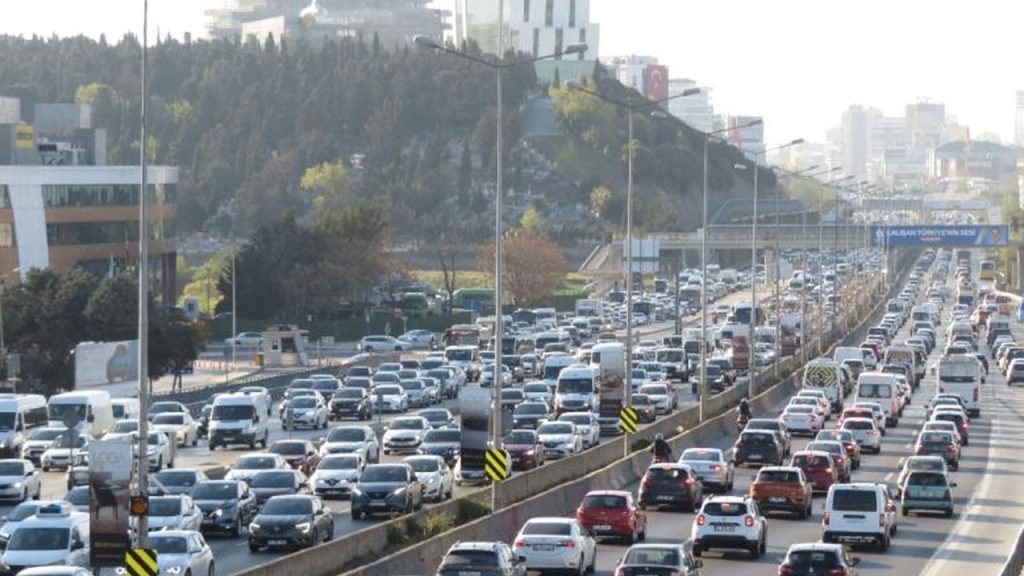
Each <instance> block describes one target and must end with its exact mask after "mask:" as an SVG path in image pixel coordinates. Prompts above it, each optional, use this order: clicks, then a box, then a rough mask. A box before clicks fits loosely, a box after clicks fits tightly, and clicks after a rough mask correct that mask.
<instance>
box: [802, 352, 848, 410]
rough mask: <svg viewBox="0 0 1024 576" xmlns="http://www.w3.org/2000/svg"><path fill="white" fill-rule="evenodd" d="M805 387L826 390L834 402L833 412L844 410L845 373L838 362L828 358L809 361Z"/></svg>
mask: <svg viewBox="0 0 1024 576" xmlns="http://www.w3.org/2000/svg"><path fill="white" fill-rule="evenodd" d="M803 387H804V388H806V389H808V390H821V391H822V392H824V393H825V397H826V398H828V401H829V402H831V403H832V412H834V413H839V412H841V411H842V410H843V396H844V395H845V394H844V393H843V392H844V390H843V374H842V370H841V368H840V366H839V363H838V362H836V361H834V360H829V359H828V358H818V359H817V360H811V361H810V362H808V363H807V366H805V367H804V379H803Z"/></svg>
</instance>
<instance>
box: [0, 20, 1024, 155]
mask: <svg viewBox="0 0 1024 576" xmlns="http://www.w3.org/2000/svg"><path fill="white" fill-rule="evenodd" d="M497 1H498V0H495V2H497ZM506 1H510V0H506ZM451 2H452V0H435V4H436V5H440V6H445V5H450V4H451ZM208 5H209V3H208V2H203V1H200V0H149V6H150V36H151V37H153V38H155V36H156V34H157V30H159V33H160V35H166V34H168V33H169V34H172V35H173V36H176V37H181V36H182V35H183V34H184V33H185V32H190V33H192V35H193V36H194V37H201V36H202V35H203V32H204V31H203V22H204V19H203V9H204V7H206V6H208ZM102 6H103V9H102V10H98V9H97V5H96V4H95V3H85V2H80V1H72V0H33V1H32V2H28V1H27V0H13V1H12V0H8V1H7V2H5V6H4V17H3V18H2V19H0V33H2V34H15V35H25V36H31V35H32V34H37V35H42V36H50V35H51V34H57V35H58V36H70V35H76V34H85V35H87V36H90V37H93V38H96V37H99V35H100V34H101V33H105V34H106V35H107V39H108V41H111V42H115V41H117V40H118V39H119V38H120V37H121V36H123V35H124V33H126V32H128V31H132V32H134V33H136V34H138V33H139V32H140V31H141V13H142V7H141V2H140V1H139V0H103V1H102ZM591 16H592V19H593V20H594V21H596V22H597V23H599V24H600V26H601V55H602V56H609V55H625V54H645V55H652V56H657V57H658V58H659V59H660V61H661V62H662V63H664V64H667V65H668V66H669V69H670V73H671V75H672V76H673V77H687V78H693V79H695V80H696V81H697V82H698V83H699V84H700V85H706V86H710V87H712V88H713V89H714V90H713V92H712V98H713V102H714V105H715V110H716V112H718V113H720V114H745V115H762V116H764V117H765V127H766V136H767V138H768V140H769V142H771V143H776V142H781V141H786V140H790V139H793V138H798V137H800V138H805V139H807V140H809V141H815V142H821V141H824V139H825V133H826V131H827V130H828V129H829V128H830V127H833V126H837V125H838V124H839V122H840V118H841V117H842V113H843V110H845V109H846V108H847V107H848V106H850V105H853V104H860V105H862V106H865V107H875V108H880V109H882V110H883V111H884V113H885V114H886V115H889V116H895V115H902V114H903V109H904V107H905V106H906V104H908V103H913V102H917V101H921V100H927V101H932V102H941V103H944V104H945V105H946V113H947V116H948V117H952V118H955V119H956V120H957V121H958V122H960V123H961V124H966V125H968V126H970V128H971V134H980V133H982V132H994V133H996V134H998V135H999V136H1000V138H1001V139H1002V140H1003V142H1011V141H1012V139H1013V124H1014V104H1015V92H1016V90H1018V89H1024V67H1021V66H1018V65H1016V63H1015V62H1014V60H1013V58H1014V57H1015V56H1017V55H1018V54H1019V53H1020V49H1019V45H1018V44H1017V40H1016V38H1017V35H1018V31H1017V28H1018V27H1019V25H1020V22H1024V3H1021V4H1017V3H1015V2H996V1H995V0H975V1H974V2H971V3H969V4H965V3H963V2H962V1H958V0H933V1H932V2H928V3H921V2H908V1H902V2H885V1H883V0H858V1H856V2H855V1H853V0H832V1H831V2H814V1H811V0H783V1H781V2H764V1H763V0H725V1H723V2H702V3H693V2H681V1H679V0H628V1H626V0H591Z"/></svg>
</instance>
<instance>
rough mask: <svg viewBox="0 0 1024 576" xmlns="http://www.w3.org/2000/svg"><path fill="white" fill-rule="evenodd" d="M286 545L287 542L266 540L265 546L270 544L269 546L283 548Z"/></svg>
mask: <svg viewBox="0 0 1024 576" xmlns="http://www.w3.org/2000/svg"><path fill="white" fill-rule="evenodd" d="M287 543H288V541H287V540H267V544H270V545H271V546H284V545H285V544H287Z"/></svg>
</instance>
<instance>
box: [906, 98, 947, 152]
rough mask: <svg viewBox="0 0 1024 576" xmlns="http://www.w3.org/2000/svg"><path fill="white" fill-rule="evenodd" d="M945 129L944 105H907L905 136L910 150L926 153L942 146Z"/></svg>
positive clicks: (922, 103) (921, 103)
mask: <svg viewBox="0 0 1024 576" xmlns="http://www.w3.org/2000/svg"><path fill="white" fill-rule="evenodd" d="M945 127H946V105H945V104H935V103H932V102H918V103H916V104H907V136H908V138H909V140H910V148H911V149H913V150H915V151H918V152H927V151H928V150H929V149H933V148H937V147H938V146H939V145H941V144H942V130H943V129H944V128H945Z"/></svg>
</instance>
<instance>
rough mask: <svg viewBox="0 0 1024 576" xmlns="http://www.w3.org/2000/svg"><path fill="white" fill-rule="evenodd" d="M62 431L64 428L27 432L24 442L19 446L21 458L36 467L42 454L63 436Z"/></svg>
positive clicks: (38, 429) (39, 429)
mask: <svg viewBox="0 0 1024 576" xmlns="http://www.w3.org/2000/svg"><path fill="white" fill-rule="evenodd" d="M64 430H65V429H64V428H36V429H35V430H33V431H31V432H29V433H28V436H27V437H26V438H25V442H24V443H23V444H22V445H21V457H22V458H24V459H26V460H31V461H32V462H34V463H35V464H37V465H38V464H39V460H40V458H41V457H42V455H43V452H46V450H47V449H49V448H50V446H51V445H52V444H53V441H54V440H56V439H57V437H58V436H60V435H61V434H63V433H64Z"/></svg>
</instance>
